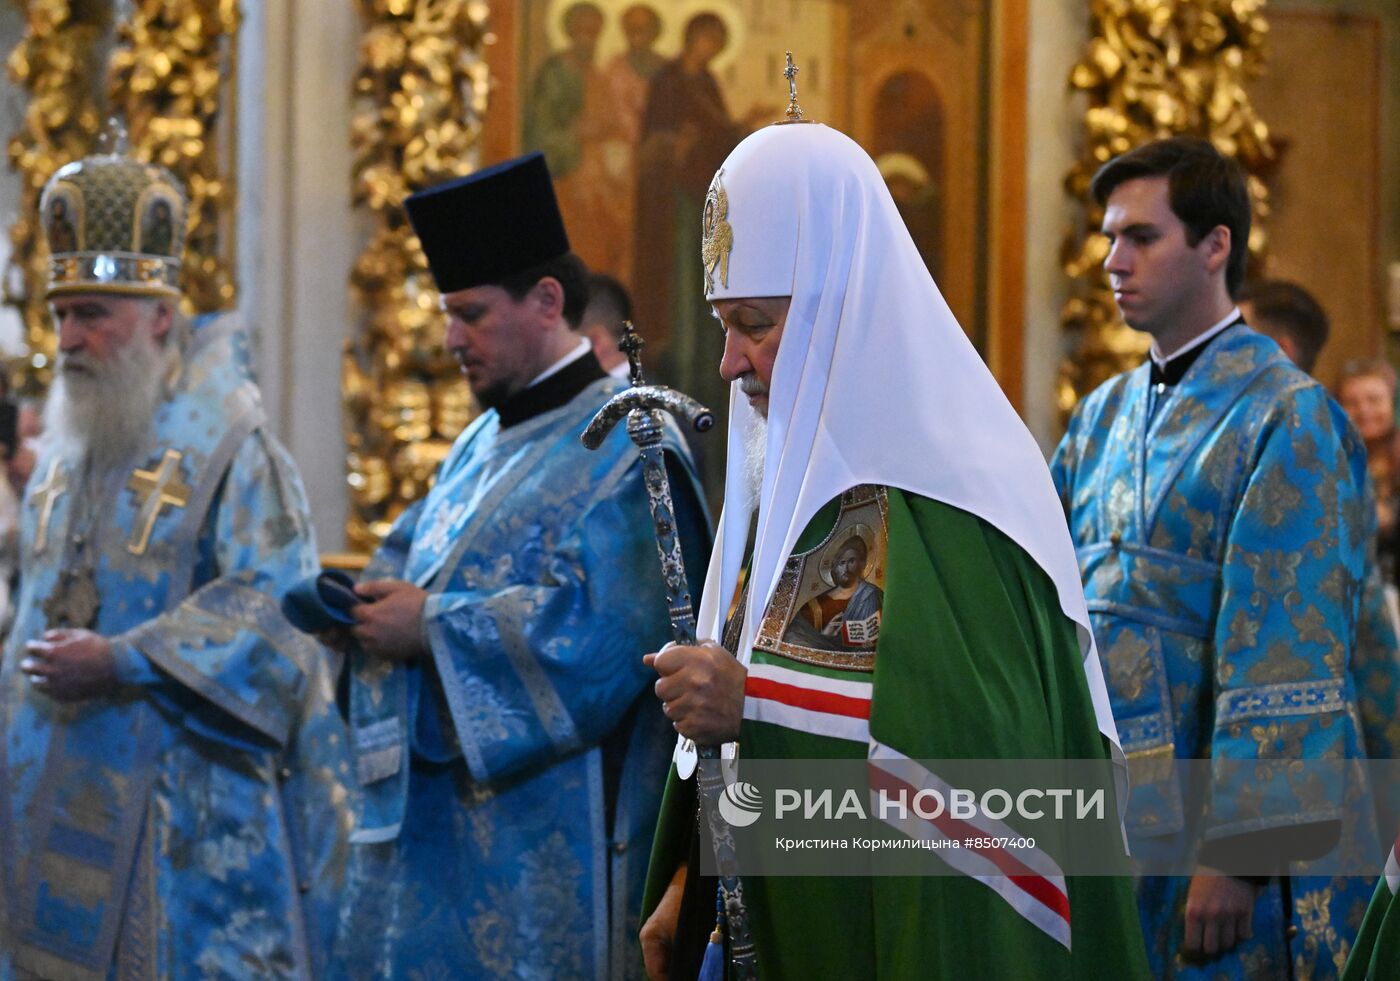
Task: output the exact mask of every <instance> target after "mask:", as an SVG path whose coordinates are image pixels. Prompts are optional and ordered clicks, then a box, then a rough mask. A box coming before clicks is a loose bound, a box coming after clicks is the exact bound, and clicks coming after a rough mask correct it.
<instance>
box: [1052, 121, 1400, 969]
mask: <svg viewBox="0 0 1400 981" xmlns="http://www.w3.org/2000/svg"><path fill="white" fill-rule="evenodd" d="M1092 189H1093V193H1094V195H1095V197H1096V198H1097V199H1098V201H1099V202H1100V203H1101V204H1103V205H1104V206H1105V214H1104V219H1103V233H1104V235H1105V236H1106V237H1107V239H1108V242H1109V252H1108V257H1107V259H1106V261H1105V268H1106V270H1107V272H1108V276H1109V280H1110V282H1111V284H1112V286H1113V289H1114V295H1115V297H1116V298H1117V301H1118V305H1119V309H1120V310H1121V312H1122V315H1123V318H1124V320H1125V321H1126V322H1127V323H1128V325H1129V326H1131V327H1133V328H1134V329H1136V330H1141V331H1145V332H1147V333H1148V334H1150V335H1151V336H1152V352H1151V359H1150V360H1149V362H1148V363H1147V364H1144V365H1142V366H1141V367H1139V368H1137V369H1136V370H1134V371H1130V372H1127V373H1125V374H1122V375H1119V376H1118V377H1116V378H1113V379H1111V380H1110V381H1108V382H1106V383H1105V384H1104V385H1102V386H1101V387H1100V388H1098V389H1097V390H1096V391H1095V392H1093V393H1092V394H1091V395H1089V396H1088V397H1087V398H1086V399H1085V400H1084V401H1083V402H1082V403H1081V404H1080V405H1079V407H1078V409H1077V410H1076V411H1075V414H1074V417H1073V418H1072V420H1071V422H1070V426H1069V431H1068V433H1067V434H1066V435H1065V438H1064V441H1063V442H1062V443H1061V445H1060V448H1059V450H1058V452H1057V453H1056V455H1055V459H1054V462H1053V466H1052V469H1053V472H1054V476H1055V479H1056V483H1057V485H1058V487H1059V490H1060V496H1061V499H1062V503H1063V505H1064V508H1065V511H1066V514H1067V515H1068V518H1069V521H1070V527H1071V531H1072V533H1073V536H1074V540H1075V545H1076V548H1077V551H1078V555H1079V563H1080V571H1081V574H1082V576H1083V579H1084V585H1085V594H1086V598H1087V600H1088V604H1089V610H1090V613H1091V615H1092V618H1093V626H1094V633H1095V637H1096V639H1097V641H1098V649H1099V655H1100V657H1101V658H1102V660H1103V666H1104V675H1105V677H1106V678H1107V679H1108V685H1109V692H1110V696H1111V698H1112V703H1113V714H1114V718H1115V720H1116V722H1117V723H1118V731H1119V734H1120V736H1121V737H1122V740H1123V749H1124V750H1125V752H1126V753H1127V754H1128V758H1129V760H1130V762H1132V761H1148V760H1154V759H1171V758H1176V759H1200V760H1209V761H1210V763H1209V766H1210V778H1209V781H1208V785H1207V786H1206V787H1205V788H1204V791H1203V793H1196V792H1195V791H1194V790H1193V791H1191V792H1190V793H1187V792H1185V791H1184V790H1183V787H1182V786H1181V784H1179V783H1178V782H1177V780H1176V778H1175V776H1174V775H1173V774H1172V772H1171V771H1170V770H1169V769H1168V770H1165V771H1164V770H1161V769H1157V770H1156V772H1155V775H1153V776H1149V777H1148V778H1147V779H1141V780H1138V781H1136V785H1135V786H1134V789H1133V795H1132V798H1131V800H1130V803H1129V807H1128V813H1127V823H1128V828H1129V834H1130V836H1131V837H1132V839H1133V846H1134V851H1135V853H1136V854H1139V855H1146V854H1153V853H1158V852H1159V851H1170V850H1172V849H1175V848H1177V847H1185V848H1188V849H1189V848H1190V847H1193V846H1192V845H1191V844H1186V845H1184V846H1183V843H1196V845H1195V846H1194V847H1195V849H1196V850H1195V851H1194V853H1191V852H1187V854H1188V855H1191V856H1192V857H1191V862H1192V863H1193V864H1192V865H1191V866H1189V867H1192V868H1193V869H1194V874H1192V875H1190V876H1189V877H1185V876H1183V877H1176V878H1173V877H1163V876H1153V875H1149V876H1144V877H1142V878H1141V879H1140V880H1139V883H1138V902H1139V909H1140V913H1141V917H1142V923H1143V932H1144V934H1145V935H1146V938H1147V944H1148V953H1149V957H1150V959H1151V961H1152V966H1153V970H1154V974H1155V975H1156V976H1157V977H1161V978H1174V979H1201V981H1204V979H1212V981H1214V979H1217V978H1252V979H1253V978H1257V979H1272V978H1286V977H1300V978H1302V977H1308V978H1317V979H1320V978H1330V977H1336V976H1337V974H1338V973H1339V971H1340V970H1341V967H1342V965H1343V964H1344V962H1345V959H1346V955H1347V952H1348V950H1349V948H1350V946H1351V943H1352V940H1353V938H1354V937H1355V933H1356V929H1357V926H1358V924H1359V920H1360V916H1361V913H1362V911H1363V910H1364V904H1365V900H1366V898H1367V896H1368V895H1369V892H1370V882H1368V881H1366V880H1363V879H1348V878H1342V877H1335V876H1330V875H1325V874H1319V872H1318V871H1315V870H1310V869H1309V868H1308V865H1307V860H1316V859H1319V858H1321V857H1323V856H1324V855H1325V854H1329V853H1330V857H1337V856H1339V855H1342V854H1346V855H1349V856H1352V857H1353V858H1356V860H1357V861H1361V860H1362V858H1357V857H1358V856H1361V857H1365V856H1368V855H1375V856H1377V860H1378V857H1379V854H1380V852H1379V849H1378V847H1377V845H1376V843H1375V833H1374V826H1373V824H1372V823H1371V813H1372V812H1371V802H1370V800H1369V791H1368V789H1367V788H1366V786H1365V783H1364V780H1355V781H1349V783H1348V786H1347V790H1346V792H1345V796H1342V794H1340V793H1338V794H1331V793H1323V794H1319V795H1315V796H1312V797H1308V798H1306V799H1305V798H1304V797H1302V796H1300V795H1298V794H1294V793H1291V792H1289V788H1288V787H1287V786H1284V785H1274V784H1267V785H1266V783H1262V782H1260V783H1253V785H1251V786H1246V785H1245V784H1244V782H1243V780H1241V779H1239V778H1238V777H1237V776H1236V774H1238V773H1239V772H1240V770H1239V769H1233V770H1232V769H1231V764H1232V763H1244V764H1249V772H1251V773H1254V774H1263V773H1281V772H1282V771H1281V768H1274V769H1272V770H1271V769H1269V768H1268V763H1269V762H1270V761H1275V760H1289V761H1292V760H1301V761H1310V760H1313V761H1315V760H1323V759H1338V758H1360V757H1362V756H1364V751H1363V749H1362V745H1361V737H1360V734H1359V732H1358V727H1357V719H1358V709H1357V691H1356V685H1355V681H1354V678H1353V675H1352V671H1351V662H1352V656H1353V651H1354V649H1355V642H1356V624H1357V617H1358V597H1359V595H1360V590H1361V583H1362V578H1363V570H1364V565H1365V557H1366V556H1365V551H1366V541H1367V538H1368V529H1367V522H1368V520H1369V516H1368V514H1367V510H1366V507H1365V497H1364V493H1365V490H1364V489H1365V475H1366V461H1365V455H1364V450H1363V448H1362V446H1361V444H1360V441H1359V439H1358V438H1357V436H1356V434H1355V432H1354V431H1353V430H1352V429H1351V427H1350V426H1349V424H1348V423H1347V421H1346V418H1345V416H1344V415H1343V414H1342V411H1341V409H1340V408H1339V407H1338V406H1337V405H1336V403H1335V402H1333V401H1332V400H1331V399H1330V398H1328V396H1327V393H1326V391H1325V390H1323V388H1322V387H1321V386H1319V385H1318V384H1317V383H1316V382H1315V381H1313V380H1312V379H1311V378H1309V377H1308V376H1307V375H1306V374H1305V373H1303V372H1302V371H1301V370H1299V369H1298V368H1297V367H1296V366H1295V365H1293V364H1292V363H1291V362H1290V361H1289V359H1288V358H1287V357H1286V356H1285V355H1284V353H1283V351H1281V350H1280V349H1279V347H1278V345H1277V344H1275V343H1274V342H1273V341H1272V340H1270V339H1268V338H1267V337H1263V336H1261V335H1259V334H1257V333H1255V332H1254V331H1253V330H1251V329H1250V328H1249V327H1248V326H1247V325H1246V324H1245V322H1244V320H1243V319H1242V318H1241V317H1240V313H1239V310H1238V308H1237V307H1236V306H1235V301H1234V297H1235V295H1236V293H1237V291H1238V289H1239V287H1240V284H1241V281H1242V279H1243V275H1244V271H1245V264H1246V261H1247V258H1248V239H1249V227H1250V203H1249V195H1248V192H1247V190H1246V185H1245V178H1244V175H1243V173H1242V172H1241V171H1240V169H1239V168H1238V167H1237V166H1236V165H1235V164H1234V163H1233V162H1232V161H1229V160H1227V159H1225V158H1224V157H1222V156H1221V155H1220V153H1219V152H1218V151H1217V150H1216V149H1215V148H1214V147H1212V146H1211V145H1210V144H1208V143H1205V142H1202V141H1197V140H1189V139H1172V140H1163V141H1158V142H1155V143H1151V144H1148V145H1146V146H1143V147H1141V148H1139V149H1137V150H1134V151H1132V152H1131V153H1127V154H1124V155H1123V156H1121V157H1119V158H1117V159H1115V160H1112V161H1110V162H1109V163H1108V164H1106V165H1105V166H1104V167H1103V169H1102V170H1100V172H1099V173H1098V175H1097V176H1096V177H1095V178H1094V182H1093V186H1092ZM1256 763H1257V764H1260V766H1259V767H1255V764H1256ZM1148 772H1149V771H1146V770H1145V771H1141V772H1140V773H1138V774H1135V776H1147V775H1148ZM1259 779H1261V780H1262V779H1263V778H1262V777H1261V778H1259ZM1344 813H1350V814H1351V815H1352V819H1351V820H1349V821H1348V822H1346V823H1345V826H1343V822H1341V820H1340V819H1341V817H1342V815H1343V814H1344ZM1242 854H1248V855H1253V856H1260V857H1263V858H1264V859H1265V864H1266V865H1267V866H1268V867H1261V868H1256V869H1252V870H1246V869H1240V867H1239V866H1238V865H1232V864H1231V863H1232V861H1233V860H1234V859H1236V858H1237V857H1238V856H1240V855H1242ZM1222 866H1226V867H1228V868H1231V869H1235V870H1238V871H1242V872H1251V871H1252V872H1258V873H1270V872H1271V873H1272V874H1258V875H1250V876H1248V877H1245V876H1237V875H1229V874H1225V873H1224V871H1222ZM1317 868H1318V867H1317V866H1315V867H1314V869H1317Z"/></svg>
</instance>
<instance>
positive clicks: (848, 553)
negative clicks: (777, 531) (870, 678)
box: [754, 485, 889, 671]
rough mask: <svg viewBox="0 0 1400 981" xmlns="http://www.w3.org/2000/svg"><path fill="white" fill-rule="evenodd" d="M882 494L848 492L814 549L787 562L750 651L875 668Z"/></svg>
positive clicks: (885, 506) (881, 586) (872, 489)
mask: <svg viewBox="0 0 1400 981" xmlns="http://www.w3.org/2000/svg"><path fill="white" fill-rule="evenodd" d="M888 511H889V503H888V497H887V493H886V491H885V488H883V487H876V486H871V485H862V486H860V487H855V488H853V489H851V490H849V491H847V492H846V493H844V494H842V495H841V507H840V512H839V513H838V515H837V518H836V523H835V524H834V525H833V526H832V529H831V531H830V533H829V534H828V535H827V536H826V537H825V538H824V539H823V540H822V541H821V543H820V544H819V545H817V546H816V548H813V549H812V550H810V551H807V552H802V553H800V554H798V555H794V556H792V558H790V559H789V560H788V563H787V566H786V567H785V568H784V569H783V574H782V576H781V577H780V578H779V580H778V586H777V589H776V590H774V593H773V600H772V602H771V603H769V605H768V612H767V614H766V615H765V616H764V618H763V624H762V626H761V627H760V629H759V634H758V637H757V639H756V640H755V641H754V646H755V647H757V648H759V649H760V650H764V651H768V652H769V653H772V654H777V655H779V656H781V657H789V658H792V659H794V660H797V661H804V662H806V663H808V664H817V665H821V666H822V667H829V668H843V669H847V670H854V671H873V670H874V669H875V645H876V643H877V641H878V640H879V639H880V615H881V608H882V606H883V604H884V598H885V568H886V555H887V549H888V532H887V519H886V516H887V514H888Z"/></svg>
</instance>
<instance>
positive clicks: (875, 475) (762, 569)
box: [698, 123, 1123, 797]
mask: <svg viewBox="0 0 1400 981" xmlns="http://www.w3.org/2000/svg"><path fill="white" fill-rule="evenodd" d="M721 190H722V192H723V194H722V195H721V194H720V193H719V192H720V191H721ZM707 209H708V211H709V213H708V214H707V217H706V227H707V229H711V228H713V229H716V232H715V234H711V235H710V238H711V241H713V242H722V243H723V244H728V245H729V246H730V251H729V255H728V261H727V263H726V262H724V261H723V259H719V260H718V261H714V260H715V258H716V256H715V251H716V250H715V249H713V248H712V249H711V250H710V252H711V256H710V258H711V260H712V262H711V271H712V275H711V281H710V282H707V289H706V296H707V298H708V299H710V300H716V299H729V298H741V297H767V296H788V295H790V296H791V297H792V305H791V308H790V310H789V312H788V316H787V323H786V325H785V327H784V328H783V335H782V340H781V344H780V347H779V351H778V356H777V361H776V363H775V365H774V369H773V378H772V382H771V388H770V393H769V411H768V440H767V453H766V456H765V461H766V462H765V466H764V474H763V488H762V492H761V494H760V497H759V504H758V515H759V519H758V526H757V537H756V543H755V548H754V555H753V562H752V566H751V571H750V576H751V579H750V583H751V585H750V589H749V592H748V602H747V607H746V609H745V611H744V628H743V633H742V636H741V638H740V641H739V645H738V649H737V651H736V652H735V653H736V654H737V655H738V656H739V658H740V659H741V660H742V661H744V662H745V663H747V662H748V660H749V656H750V651H751V649H752V645H753V637H754V631H755V626H756V625H757V624H758V622H759V620H760V615H761V612H762V611H763V610H764V609H765V608H766V606H767V604H768V601H769V599H770V598H771V597H772V595H773V591H774V589H775V588H776V586H777V581H778V578H779V576H780V575H781V573H782V569H783V566H784V564H785V562H786V559H787V557H788V555H789V554H790V553H791V551H792V549H793V547H794V545H795V544H796V541H797V538H798V536H799V535H800V534H801V532H802V530H803V528H805V527H806V525H807V523H808V522H809V521H810V520H811V519H812V517H813V516H814V515H815V514H816V512H817V511H818V510H819V509H820V508H821V507H822V505H824V504H826V503H827V502H828V501H830V500H832V499H833V498H835V497H836V496H837V495H839V494H840V493H841V492H842V491H844V490H847V489H849V488H851V487H853V486H855V485H857V484H885V485H888V486H890V487H896V488H899V489H902V490H905V491H909V492H912V493H914V494H919V495H922V496H925V497H929V498H933V499H935V500H939V501H943V502H944V503H946V504H950V505H952V506H954V507H957V508H961V509H962V510H964V511H968V512H971V513H972V514H975V515H977V516H978V517H980V518H982V519H983V520H985V521H987V522H988V523H990V524H991V525H993V526H995V527H996V528H997V529H999V530H1000V531H1001V532H1002V533H1004V534H1005V535H1007V536H1008V537H1010V538H1011V539H1012V540H1014V541H1015V542H1016V543H1017V544H1018V545H1020V546H1021V548H1023V549H1024V550H1025V551H1026V552H1027V553H1028V554H1029V555H1030V556H1031V558H1032V559H1034V560H1035V562H1036V563H1037V564H1038V565H1039V566H1040V567H1041V568H1042V569H1044V570H1045V572H1046V573H1047V574H1048V575H1049V576H1050V578H1051V580H1053V582H1054V584H1055V588H1056V590H1057V591H1058V593H1059V600H1060V606H1061V608H1062V609H1063V610H1064V613H1065V615H1066V616H1068V617H1069V618H1070V619H1071V620H1073V621H1074V622H1075V623H1076V624H1077V625H1078V627H1079V630H1078V634H1079V643H1080V650H1081V654H1082V658H1083V665H1084V674H1085V677H1086V679H1087V680H1088V685H1089V692H1090V694H1091V696H1092V698H1093V704H1094V710H1095V714H1096V715H1097V717H1098V727H1099V731H1100V732H1102V733H1103V734H1104V735H1105V736H1107V737H1108V738H1109V740H1111V742H1112V744H1113V753H1114V757H1115V759H1116V760H1118V761H1119V762H1121V761H1122V759H1123V757H1122V750H1121V748H1120V747H1119V745H1118V734H1117V729H1116V727H1115V726H1114V723H1113V716H1112V713H1111V711H1110V709H1109V700H1108V692H1107V689H1106V688H1105V686H1104V681H1103V673H1102V670H1101V668H1100V666H1099V659H1098V655H1097V653H1096V652H1095V650H1094V641H1093V635H1092V633H1091V632H1090V627H1089V616H1088V612H1087V610H1086V608H1085V604H1084V592H1083V587H1082V585H1081V583H1080V579H1079V568H1078V564H1077V562H1076V560H1075V554H1074V547H1073V544H1072V542H1071V540H1070V536H1069V530H1068V528H1067V526H1066V522H1065V517H1064V512H1063V510H1062V509H1061V506H1060V502H1059V498H1058V496H1057V495H1056V493H1055V488H1054V484H1053V482H1052V481H1051V478H1050V471H1049V468H1048V467H1047V466H1046V463H1045V459H1044V457H1043V456H1042V455H1041V452H1040V448H1039V447H1038V446H1037V445H1036V443H1035V440H1034V439H1033V438H1032V437H1031V435H1030V433H1029V432H1028V431H1027V430H1026V427H1025V426H1024V425H1023V424H1022V422H1021V420H1020V418H1019V417H1018V416H1017V415H1016V412H1015V410H1014V409H1012V407H1011V405H1010V403H1008V402H1007V400H1006V397H1005V396H1004V395H1003V394H1002V391H1001V389H1000V387H999V386H998V385H997V383H996V380H995V379H994V378H993V377H992V375H991V373H990V372H989V371H988V370H987V367H986V366H985V365H984V364H983V362H982V359H981V358H980V357H979V356H978V354H977V351H976V349H974V348H973V346H972V344H971V343H970V342H969V340H968V338H967V335H966V334H965V333H964V332H963V330H962V328H961V327H960V326H959V325H958V322H957V320H956V319H955V318H954V317H953V314H952V311H951V310H950V309H949V308H948V305H947V303H946V302H944V299H943V296H942V294H941V293H940V292H939V290H938V287H937V286H936V285H935V284H934V282H933V278H932V276H930V275H929V272H928V269H927V267H926V266H925V265H924V262H923V260H922V258H921V257H920V255H919V252H918V250H917V249H916V248H915V246H914V242H913V240H912V239H911V238H910V236H909V232H908V230H907V229H906V228H905V226H904V222H903V221H902V220H901V218H900V216H899V212H898V211H897V210H896V208H895V204H894V200H893V199H892V198H891V197H890V195H889V192H888V190H887V189H886V187H885V183H884V181H883V180H882V179H881V177H880V174H879V171H878V170H877V169H876V166H875V163H874V161H872V160H871V159H870V157H869V156H868V155H867V154H866V153H865V151H864V150H862V149H861V148H860V147H859V146H858V145H857V144H856V143H855V142H854V141H852V140H851V139H850V138H849V137H847V136H845V135H844V134H842V133H839V132H837V131H836V130H833V129H830V128H828V127H826V126H822V125H819V124H814V123H813V124H792V125H777V126H770V127H768V128H766V129H762V130H759V131H758V132H756V133H754V134H753V135H751V136H749V137H748V138H747V139H745V140H744V141H743V142H742V143H740V144H739V146H738V147H736V148H735V149H734V152H733V153H731V154H730V155H729V157H728V159H726V160H725V162H724V165H723V167H721V168H720V170H719V171H718V173H717V174H716V177H715V184H714V185H713V186H712V188H711V195H710V201H709V203H707ZM726 223H727V228H724V227H723V226H724V225H725V224H726ZM726 265H727V269H726ZM753 412H754V410H753V409H752V407H751V406H750V405H749V402H748V399H747V398H746V397H745V396H744V395H743V394H742V393H741V392H740V391H739V388H738V384H737V383H736V384H735V385H733V386H732V387H731V391H730V423H729V437H728V440H729V441H728V449H729V457H728V460H729V463H728V474H727V478H726V484H725V502H726V506H725V509H724V512H723V514H722V515H721V517H720V528H719V535H718V538H717V540H716V542H715V550H714V554H713V557H712V559H711V562H710V568H709V574H708V575H707V576H706V580H705V591H704V596H703V599H702V602H701V606H700V612H699V620H698V627H699V633H700V636H701V637H708V638H717V637H719V636H720V635H721V632H722V628H723V623H722V618H723V617H724V615H725V612H726V607H727V605H728V603H729V601H730V600H731V599H732V598H733V596H734V589H735V585H736V583H737V581H738V578H739V575H740V571H741V569H742V566H743V559H744V548H745V544H746V538H747V534H748V527H749V522H750V519H751V514H750V513H749V512H748V510H747V507H745V506H743V505H740V504H739V503H738V502H744V501H745V500H746V498H747V497H748V496H749V495H747V494H746V493H745V492H744V489H743V487H744V466H743V461H744V457H745V453H746V446H745V440H744V438H743V435H742V434H743V433H745V432H746V431H748V427H749V425H750V422H751V416H752V413H753ZM1120 797H1121V794H1120Z"/></svg>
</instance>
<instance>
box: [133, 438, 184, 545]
mask: <svg viewBox="0 0 1400 981" xmlns="http://www.w3.org/2000/svg"><path fill="white" fill-rule="evenodd" d="M181 459H183V454H182V453H181V452H180V451H179V450H166V451H165V458H164V459H162V460H161V461H160V466H159V467H157V468H155V469H154V470H135V471H132V474H131V480H130V481H129V482H128V483H127V485H126V486H127V489H128V490H131V491H135V492H136V494H137V495H138V497H139V498H140V500H141V510H140V512H139V514H138V515H137V519H136V529H135V530H134V531H133V532H132V533H131V540H130V541H129V542H127V543H126V550H127V551H128V552H130V553H131V554H132V555H145V554H146V547H147V546H148V545H150V544H151V532H152V531H154V530H155V526H156V519H157V518H159V517H160V512H161V509H162V508H165V507H177V508H182V507H184V506H185V505H186V504H188V503H189V501H190V494H191V493H192V490H191V488H190V486H189V484H186V483H185V482H184V481H183V480H181V479H180V460H181Z"/></svg>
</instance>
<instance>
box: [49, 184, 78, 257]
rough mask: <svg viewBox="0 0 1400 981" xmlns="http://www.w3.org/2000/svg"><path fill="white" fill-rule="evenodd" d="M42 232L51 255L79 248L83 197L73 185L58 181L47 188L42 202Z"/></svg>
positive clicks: (76, 250)
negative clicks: (47, 191) (47, 190)
mask: <svg viewBox="0 0 1400 981" xmlns="http://www.w3.org/2000/svg"><path fill="white" fill-rule="evenodd" d="M44 234H45V236H46V237H47V238H48V240H49V253H50V254H52V255H61V254H63V253H67V252H78V251H80V250H81V245H80V244H79V243H81V242H82V240H83V197H82V195H81V194H80V193H78V189H77V188H76V187H74V186H73V185H71V184H67V183H63V182H59V183H57V184H55V185H54V186H53V187H51V188H50V189H49V193H48V196H47V198H46V199H45V204H44Z"/></svg>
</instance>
